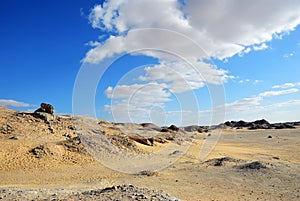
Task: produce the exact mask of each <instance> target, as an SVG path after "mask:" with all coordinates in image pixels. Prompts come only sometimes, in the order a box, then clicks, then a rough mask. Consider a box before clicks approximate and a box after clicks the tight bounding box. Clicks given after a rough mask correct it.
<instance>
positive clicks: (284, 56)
mask: <svg viewBox="0 0 300 201" xmlns="http://www.w3.org/2000/svg"><path fill="white" fill-rule="evenodd" d="M294 55H295V53H293V52H290V53H286V54H284V55H283V56H282V57H283V58H290V57H293V56H294Z"/></svg>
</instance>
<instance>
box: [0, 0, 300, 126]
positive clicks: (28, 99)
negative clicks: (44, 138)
mask: <svg viewBox="0 0 300 201" xmlns="http://www.w3.org/2000/svg"><path fill="white" fill-rule="evenodd" d="M158 5H159V6H158ZM299 10H300V2H299V1H294V0H289V1H277V0H274V1H267V2H264V3H262V2H261V1H254V2H253V1H251V2H250V1H236V0H231V1H224V2H220V1H215V0H212V1H202V0H200V1H189V0H186V1H184V4H183V1H176V0H172V1H162V0H153V1H146V0H145V1H137V0H131V1H128V0H124V1H114V0H111V1H106V2H105V3H104V2H102V1H86V0H76V1H71V0H69V1H55V0H51V1H50V0H44V1H38V0H28V1H21V0H18V1H17V0H12V1H6V2H4V1H3V2H1V6H0V15H1V16H0V25H1V35H0V36H1V37H0V40H1V41H0V44H1V48H0V51H1V52H0V53H1V60H0V66H1V71H0V72H1V74H0V75H1V81H0V82H1V85H0V86H1V87H0V105H3V106H6V107H9V108H13V109H18V110H34V109H36V108H37V107H38V105H39V104H40V103H41V102H48V103H51V104H53V105H54V107H55V109H56V112H57V113H68V114H70V113H71V114H72V113H73V114H79V115H94V116H96V117H97V118H104V119H108V120H111V121H125V122H145V121H151V122H154V123H156V124H160V125H169V124H172V123H174V124H177V125H187V124H211V123H218V122H222V121H225V120H239V119H244V120H248V121H250V120H255V119H261V118H265V119H267V120H269V121H271V122H278V121H296V120H300V109H299V108H300V107H299V106H300V92H299V89H300V78H299V75H300V69H299V63H300V57H299V55H300V26H299V24H300V13H299V12H298V11H299ZM106 64H109V65H107V66H106Z"/></svg>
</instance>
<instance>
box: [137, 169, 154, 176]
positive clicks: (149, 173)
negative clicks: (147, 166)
mask: <svg viewBox="0 0 300 201" xmlns="http://www.w3.org/2000/svg"><path fill="white" fill-rule="evenodd" d="M137 175H143V176H148V177H150V176H157V175H158V172H155V171H149V170H143V171H141V172H139V173H138V174H137Z"/></svg>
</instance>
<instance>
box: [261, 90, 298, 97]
mask: <svg viewBox="0 0 300 201" xmlns="http://www.w3.org/2000/svg"><path fill="white" fill-rule="evenodd" d="M298 91H299V89H297V88H292V89H286V90H280V91H266V92H263V93H260V94H259V95H258V96H259V97H269V96H280V95H284V94H290V93H296V92H298Z"/></svg>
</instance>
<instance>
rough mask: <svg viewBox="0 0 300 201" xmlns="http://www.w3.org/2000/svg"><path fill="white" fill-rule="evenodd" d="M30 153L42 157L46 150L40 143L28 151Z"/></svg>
mask: <svg viewBox="0 0 300 201" xmlns="http://www.w3.org/2000/svg"><path fill="white" fill-rule="evenodd" d="M29 152H30V153H31V154H33V155H34V156H35V157H36V158H42V157H44V156H46V155H47V152H46V150H45V146H44V145H40V146H38V147H35V148H33V149H31V150H30V151H29Z"/></svg>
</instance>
